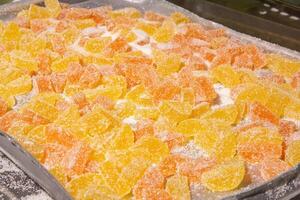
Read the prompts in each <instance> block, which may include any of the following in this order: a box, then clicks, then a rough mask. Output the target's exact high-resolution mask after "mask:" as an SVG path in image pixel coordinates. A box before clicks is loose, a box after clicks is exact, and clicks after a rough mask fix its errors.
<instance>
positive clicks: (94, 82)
mask: <svg viewBox="0 0 300 200" xmlns="http://www.w3.org/2000/svg"><path fill="white" fill-rule="evenodd" d="M101 80H102V75H101V73H100V71H99V70H98V69H97V68H96V67H95V66H92V65H89V66H86V67H85V69H84V71H83V73H82V74H81V77H80V79H79V85H80V86H81V87H83V88H94V87H96V86H98V85H99V84H100V82H101Z"/></svg>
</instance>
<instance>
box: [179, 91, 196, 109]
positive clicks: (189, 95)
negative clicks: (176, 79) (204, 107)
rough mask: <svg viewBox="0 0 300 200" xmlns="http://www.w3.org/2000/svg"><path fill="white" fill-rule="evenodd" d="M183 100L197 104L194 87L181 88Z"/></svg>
mask: <svg viewBox="0 0 300 200" xmlns="http://www.w3.org/2000/svg"><path fill="white" fill-rule="evenodd" d="M181 101H183V102H188V103H190V104H191V105H195V92H194V90H193V89H192V88H182V89H181Z"/></svg>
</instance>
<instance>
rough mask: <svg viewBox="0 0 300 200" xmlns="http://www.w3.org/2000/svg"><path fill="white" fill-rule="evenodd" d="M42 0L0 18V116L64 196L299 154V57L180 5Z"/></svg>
mask: <svg viewBox="0 0 300 200" xmlns="http://www.w3.org/2000/svg"><path fill="white" fill-rule="evenodd" d="M45 5H46V7H40V6H36V5H31V6H30V8H29V9H28V10H23V11H21V12H20V13H19V14H18V15H17V17H16V18H15V19H14V20H12V21H10V22H8V23H6V24H4V23H1V26H0V40H1V43H0V49H1V53H0V62H1V66H0V129H1V130H2V131H5V132H7V133H9V134H10V135H12V136H13V137H15V138H16V139H17V140H18V141H19V142H20V143H21V144H22V146H23V147H24V148H26V149H27V150H28V151H29V152H31V153H32V154H33V155H34V156H35V157H36V158H37V159H38V160H39V161H40V162H41V163H42V164H43V165H44V166H45V167H46V168H47V169H48V170H49V171H50V172H51V173H52V174H53V175H54V176H55V177H56V178H57V179H58V180H59V181H60V183H61V184H62V185H64V186H65V188H66V189H67V190H68V191H69V192H70V193H71V195H72V196H73V197H74V198H75V199H81V200H82V199H130V198H132V197H134V198H135V199H151V200H153V199H190V198H191V194H190V186H191V185H193V184H200V185H202V186H203V187H205V188H207V189H208V190H210V191H212V192H222V191H230V190H234V189H238V188H239V187H241V186H245V185H248V184H253V183H261V182H264V181H268V180H270V179H272V178H273V177H275V176H277V175H279V174H280V173H282V172H284V171H286V170H288V169H289V168H291V167H292V166H294V165H296V164H297V163H298V162H300V132H298V131H297V130H298V128H299V127H298V126H299V125H297V123H298V122H299V121H298V120H300V100H299V97H300V61H299V60H293V59H289V58H285V57H282V56H280V55H276V54H269V53H267V52H264V51H263V50H262V49H259V48H258V47H256V46H255V45H254V44H244V43H242V42H240V41H239V40H237V39H236V38H232V37H231V36H230V35H228V34H227V33H226V30H224V29H208V28H205V27H203V26H201V25H200V24H196V23H192V22H190V20H189V18H188V17H186V16H185V15H183V14H182V13H178V12H175V13H172V14H171V15H170V16H163V15H160V14H158V13H155V12H151V11H147V12H145V13H144V14H142V13H141V12H140V11H138V10H136V9H135V8H123V9H119V10H112V8H111V7H109V6H104V7H99V8H94V9H85V8H69V7H67V6H66V5H60V4H59V3H58V2H57V1H56V0H45ZM186 146H192V147H193V151H182V149H184V147H186ZM195 151H196V152H197V153H192V152H195Z"/></svg>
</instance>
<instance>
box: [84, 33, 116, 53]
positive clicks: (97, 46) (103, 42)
mask: <svg viewBox="0 0 300 200" xmlns="http://www.w3.org/2000/svg"><path fill="white" fill-rule="evenodd" d="M110 42H111V38H110V37H104V38H103V37H102V38H91V39H89V40H87V41H86V43H85V45H84V48H85V50H87V51H89V52H91V53H101V52H102V50H103V49H104V48H105V46H107V45H108V44H109V43H110Z"/></svg>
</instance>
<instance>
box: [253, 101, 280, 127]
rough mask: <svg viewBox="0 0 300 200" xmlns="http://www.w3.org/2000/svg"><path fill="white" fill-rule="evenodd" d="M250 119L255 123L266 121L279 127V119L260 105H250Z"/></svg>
mask: <svg viewBox="0 0 300 200" xmlns="http://www.w3.org/2000/svg"><path fill="white" fill-rule="evenodd" d="M249 116H250V119H251V120H253V121H256V120H259V121H266V122H270V123H272V124H275V125H278V124H279V118H277V116H275V115H274V114H273V113H272V112H271V111H270V110H269V109H268V108H266V107H265V106H263V105H262V104H260V103H257V102H254V103H252V104H251V105H250V109H249Z"/></svg>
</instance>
